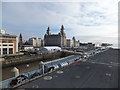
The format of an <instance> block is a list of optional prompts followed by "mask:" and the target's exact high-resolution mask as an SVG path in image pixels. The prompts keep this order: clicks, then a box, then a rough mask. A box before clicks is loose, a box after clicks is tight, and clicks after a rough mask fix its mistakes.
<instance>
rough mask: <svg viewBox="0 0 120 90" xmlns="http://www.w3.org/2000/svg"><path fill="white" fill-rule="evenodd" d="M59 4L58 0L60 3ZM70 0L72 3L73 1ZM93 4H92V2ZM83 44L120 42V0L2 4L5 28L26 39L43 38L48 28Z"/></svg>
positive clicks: (3, 26) (114, 43) (115, 43)
mask: <svg viewBox="0 0 120 90" xmlns="http://www.w3.org/2000/svg"><path fill="white" fill-rule="evenodd" d="M56 1H57V0H56ZM69 1H70V0H69ZM91 1H92V2H91ZM62 24H63V25H64V27H65V32H66V34H67V38H72V37H73V36H75V37H76V39H77V40H80V41H81V42H94V43H95V42H107V43H112V44H113V45H114V46H115V47H116V46H117V43H118V0H84V2H82V1H81V2H2V27H1V26H0V28H3V29H5V30H6V31H7V33H10V34H16V35H18V36H19V34H20V33H22V34H23V37H24V39H25V40H26V39H28V38H30V37H40V38H43V36H44V34H45V33H46V30H47V27H48V26H50V29H51V32H52V33H53V34H54V33H58V32H59V31H60V27H61V25H62Z"/></svg>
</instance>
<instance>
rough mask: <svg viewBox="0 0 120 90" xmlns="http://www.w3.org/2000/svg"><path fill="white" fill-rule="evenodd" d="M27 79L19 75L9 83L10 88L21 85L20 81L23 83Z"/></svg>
mask: <svg viewBox="0 0 120 90" xmlns="http://www.w3.org/2000/svg"><path fill="white" fill-rule="evenodd" d="M27 79H28V77H27V76H25V75H19V76H17V77H16V78H14V79H12V80H11V82H10V86H15V85H17V84H18V83H21V82H22V81H25V80H27Z"/></svg>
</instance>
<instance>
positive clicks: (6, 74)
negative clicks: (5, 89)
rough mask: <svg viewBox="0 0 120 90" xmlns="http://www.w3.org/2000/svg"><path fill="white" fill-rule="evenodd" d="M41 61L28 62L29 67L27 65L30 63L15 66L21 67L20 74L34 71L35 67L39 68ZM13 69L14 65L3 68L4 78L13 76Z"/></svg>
mask: <svg viewBox="0 0 120 90" xmlns="http://www.w3.org/2000/svg"><path fill="white" fill-rule="evenodd" d="M39 62H40V61H36V62H32V63H28V64H29V67H27V65H28V64H22V65H16V66H15V67H17V68H18V69H19V72H20V74H22V73H25V72H28V71H32V70H35V69H38V68H39ZM12 69H13V67H7V68H3V69H2V80H5V79H8V78H10V77H11V76H10V75H11V70H12Z"/></svg>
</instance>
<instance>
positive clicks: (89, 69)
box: [19, 49, 120, 88]
mask: <svg viewBox="0 0 120 90" xmlns="http://www.w3.org/2000/svg"><path fill="white" fill-rule="evenodd" d="M118 67H120V62H119V61H118V50H114V49H109V50H107V51H105V52H101V53H99V54H97V55H95V56H91V57H90V58H88V59H87V60H86V61H84V62H83V61H82V62H79V63H77V64H74V65H70V66H67V67H64V68H62V69H60V70H59V71H55V72H53V73H51V74H49V75H47V76H45V77H42V78H39V79H37V80H34V81H32V82H30V83H27V84H25V85H22V86H20V87H19V88H118V87H119V86H118V80H119V78H118Z"/></svg>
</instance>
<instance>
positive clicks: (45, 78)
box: [44, 76, 52, 80]
mask: <svg viewBox="0 0 120 90" xmlns="http://www.w3.org/2000/svg"><path fill="white" fill-rule="evenodd" d="M51 79H52V77H51V76H45V77H44V80H51Z"/></svg>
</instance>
